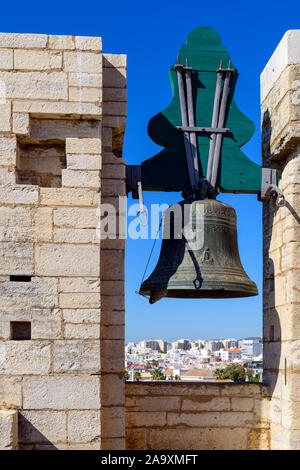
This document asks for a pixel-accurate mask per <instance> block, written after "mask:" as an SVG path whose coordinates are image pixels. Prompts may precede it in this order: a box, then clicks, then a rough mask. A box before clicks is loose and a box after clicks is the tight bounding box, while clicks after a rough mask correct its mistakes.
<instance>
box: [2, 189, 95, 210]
mask: <svg viewBox="0 0 300 470" xmlns="http://www.w3.org/2000/svg"><path fill="white" fill-rule="evenodd" d="M0 191H1V188H0ZM40 203H41V204H42V205H46V206H48V205H49V206H87V207H89V206H97V205H98V204H99V203H100V194H99V193H98V192H97V191H94V190H90V189H83V188H72V189H70V188H41V189H40Z"/></svg>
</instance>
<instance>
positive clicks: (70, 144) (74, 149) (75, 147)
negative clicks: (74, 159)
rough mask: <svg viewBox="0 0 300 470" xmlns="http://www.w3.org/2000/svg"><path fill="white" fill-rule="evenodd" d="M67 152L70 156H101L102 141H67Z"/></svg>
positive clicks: (70, 139) (69, 139) (88, 139)
mask: <svg viewBox="0 0 300 470" xmlns="http://www.w3.org/2000/svg"><path fill="white" fill-rule="evenodd" d="M66 152H67V154H68V155H70V154H80V155H82V154H92V155H101V139H90V138H87V139H75V138H74V139H72V138H68V139H66Z"/></svg>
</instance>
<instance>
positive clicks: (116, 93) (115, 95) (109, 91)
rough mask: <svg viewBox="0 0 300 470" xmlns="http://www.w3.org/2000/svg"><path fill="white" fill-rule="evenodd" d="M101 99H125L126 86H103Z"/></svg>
mask: <svg viewBox="0 0 300 470" xmlns="http://www.w3.org/2000/svg"><path fill="white" fill-rule="evenodd" d="M103 101H105V102H106V101H127V90H126V88H104V89H103Z"/></svg>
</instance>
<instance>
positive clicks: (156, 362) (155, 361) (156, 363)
mask: <svg viewBox="0 0 300 470" xmlns="http://www.w3.org/2000/svg"><path fill="white" fill-rule="evenodd" d="M151 364H152V367H157V366H158V361H157V360H156V359H152V361H151Z"/></svg>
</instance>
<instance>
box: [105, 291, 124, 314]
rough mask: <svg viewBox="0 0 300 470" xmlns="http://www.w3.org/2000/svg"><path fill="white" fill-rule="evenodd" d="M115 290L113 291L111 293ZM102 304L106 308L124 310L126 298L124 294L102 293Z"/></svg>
mask: <svg viewBox="0 0 300 470" xmlns="http://www.w3.org/2000/svg"><path fill="white" fill-rule="evenodd" d="M113 293H114V290H112V291H111V294H113ZM101 305H102V307H103V308H104V309H106V310H108V309H112V310H124V306H125V298H124V296H122V295H102V296H101Z"/></svg>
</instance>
